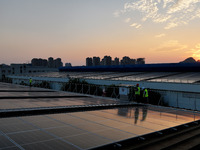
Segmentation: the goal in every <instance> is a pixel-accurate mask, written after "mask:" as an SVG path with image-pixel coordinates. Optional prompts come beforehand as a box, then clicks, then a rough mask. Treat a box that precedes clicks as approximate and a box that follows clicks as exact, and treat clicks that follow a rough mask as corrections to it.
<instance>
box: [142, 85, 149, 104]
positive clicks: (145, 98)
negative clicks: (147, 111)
mask: <svg viewBox="0 0 200 150" xmlns="http://www.w3.org/2000/svg"><path fill="white" fill-rule="evenodd" d="M143 99H144V103H149V94H148V90H147V88H145V89H144V92H143Z"/></svg>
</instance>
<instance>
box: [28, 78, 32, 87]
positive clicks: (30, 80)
mask: <svg viewBox="0 0 200 150" xmlns="http://www.w3.org/2000/svg"><path fill="white" fill-rule="evenodd" d="M29 86H30V87H31V86H32V79H31V78H30V79H29Z"/></svg>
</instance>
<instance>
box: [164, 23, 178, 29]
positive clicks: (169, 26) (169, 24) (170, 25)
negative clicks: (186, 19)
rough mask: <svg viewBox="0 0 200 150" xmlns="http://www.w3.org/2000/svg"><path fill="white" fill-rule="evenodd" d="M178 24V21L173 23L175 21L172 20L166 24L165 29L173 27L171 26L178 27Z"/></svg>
mask: <svg viewBox="0 0 200 150" xmlns="http://www.w3.org/2000/svg"><path fill="white" fill-rule="evenodd" d="M177 26H178V24H177V23H173V22H170V23H168V24H167V26H165V28H164V29H171V28H174V27H177Z"/></svg>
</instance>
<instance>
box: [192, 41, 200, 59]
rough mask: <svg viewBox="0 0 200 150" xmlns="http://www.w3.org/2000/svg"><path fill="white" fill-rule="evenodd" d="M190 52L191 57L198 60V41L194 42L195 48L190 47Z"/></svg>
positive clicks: (199, 53) (199, 50)
mask: <svg viewBox="0 0 200 150" xmlns="http://www.w3.org/2000/svg"><path fill="white" fill-rule="evenodd" d="M190 53H191V55H192V57H194V58H196V59H198V60H199V59H200V43H199V44H196V46H195V48H192V49H191V50H190Z"/></svg>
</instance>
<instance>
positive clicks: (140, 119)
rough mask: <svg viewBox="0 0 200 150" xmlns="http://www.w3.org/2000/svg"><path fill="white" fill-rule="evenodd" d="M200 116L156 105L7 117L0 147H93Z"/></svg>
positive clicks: (0, 121)
mask: <svg viewBox="0 0 200 150" xmlns="http://www.w3.org/2000/svg"><path fill="white" fill-rule="evenodd" d="M194 115H195V118H194ZM199 119H200V114H199V113H195V112H193V113H191V112H189V111H188V112H187V111H181V110H176V109H165V110H162V111H159V109H157V108H155V107H130V108H117V109H106V110H98V111H97V110H96V111H85V112H75V113H62V114H51V115H41V116H28V117H15V118H4V119H0V131H1V135H0V138H1V139H2V140H1V141H5V142H3V143H2V142H0V148H1V149H6V148H13V147H15V148H16V147H18V148H19V149H20V148H24V149H29V148H31V149H34V148H40V149H41V148H49V149H51V148H55V145H56V149H62V148H64V149H90V148H93V147H98V146H102V145H105V144H109V143H113V142H117V141H120V140H124V139H128V138H133V137H138V136H141V135H144V134H148V133H152V132H157V131H159V130H163V129H167V128H170V127H174V126H177V125H180V124H184V123H188V122H191V121H194V120H199ZM13 143H14V144H13ZM50 143H51V144H50ZM52 143H54V144H52Z"/></svg>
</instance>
